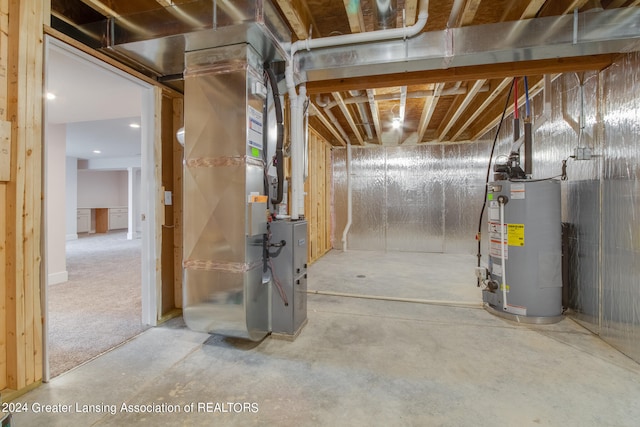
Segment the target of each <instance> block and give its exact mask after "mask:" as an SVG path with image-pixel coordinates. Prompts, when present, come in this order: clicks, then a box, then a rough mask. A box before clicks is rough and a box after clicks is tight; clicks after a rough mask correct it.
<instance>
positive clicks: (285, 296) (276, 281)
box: [268, 258, 289, 307]
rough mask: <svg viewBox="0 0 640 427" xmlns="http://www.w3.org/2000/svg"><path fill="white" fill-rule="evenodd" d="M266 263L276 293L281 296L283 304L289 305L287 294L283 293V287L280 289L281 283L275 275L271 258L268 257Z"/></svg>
mask: <svg viewBox="0 0 640 427" xmlns="http://www.w3.org/2000/svg"><path fill="white" fill-rule="evenodd" d="M268 264H269V270H270V271H271V277H272V278H273V283H275V285H276V288H277V289H278V293H279V294H280V298H282V302H284V306H285V307H287V306H288V305H289V300H287V294H285V293H284V289H282V283H280V280H278V276H276V272H275V269H274V268H273V262H272V261H271V258H269V261H268Z"/></svg>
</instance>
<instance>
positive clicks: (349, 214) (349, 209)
mask: <svg viewBox="0 0 640 427" xmlns="http://www.w3.org/2000/svg"><path fill="white" fill-rule="evenodd" d="M352 219H353V204H352V200H351V141H350V140H348V139H347V225H345V227H344V231H343V232H342V251H343V252H346V251H347V234H348V233H349V229H350V228H351V222H352Z"/></svg>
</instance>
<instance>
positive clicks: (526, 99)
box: [524, 76, 531, 118]
mask: <svg viewBox="0 0 640 427" xmlns="http://www.w3.org/2000/svg"><path fill="white" fill-rule="evenodd" d="M524 93H525V106H526V111H527V118H529V117H531V104H530V101H529V80H528V79H527V76H524Z"/></svg>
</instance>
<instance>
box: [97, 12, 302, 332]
mask: <svg viewBox="0 0 640 427" xmlns="http://www.w3.org/2000/svg"><path fill="white" fill-rule="evenodd" d="M167 12H171V13H169V14H167ZM160 16H161V18H162V19H160ZM168 17H169V18H168ZM171 17H172V19H170V18H171ZM290 37H291V36H290V33H289V30H288V29H287V27H286V25H285V23H284V21H283V20H282V18H281V17H280V15H279V14H278V13H277V11H276V9H275V8H274V6H273V5H272V4H271V2H270V1H268V0H263V1H250V0H244V1H234V2H224V1H218V2H211V1H196V2H192V3H186V4H183V5H179V6H172V7H170V8H165V9H159V10H157V11H152V12H146V13H142V14H138V15H129V16H126V17H121V18H116V19H112V20H110V21H109V25H108V26H107V30H106V33H105V38H104V40H105V46H104V48H105V49H109V50H110V51H111V53H114V52H116V53H117V54H119V55H122V56H125V57H127V58H129V59H130V60H131V61H133V62H136V63H138V64H141V65H143V66H144V67H146V68H147V69H150V70H153V71H154V72H155V73H157V74H158V75H161V76H170V75H174V74H175V75H179V76H180V78H182V75H183V73H184V81H185V83H184V101H185V102H184V110H185V111H184V117H185V126H184V134H183V136H184V174H183V175H184V178H183V182H184V184H183V185H184V204H183V215H184V237H183V317H184V319H185V322H186V323H187V325H188V326H189V327H190V328H191V329H193V330H197V331H202V332H208V333H217V334H221V335H226V336H232V337H239V338H245V339H250V340H254V341H257V340H261V339H262V338H264V337H265V336H266V335H267V334H268V333H269V332H272V331H273V332H281V333H285V334H290V331H291V330H292V327H289V326H292V325H293V324H294V323H293V322H297V323H295V325H296V326H298V327H301V326H300V325H301V324H302V322H303V321H304V320H306V294H304V295H303V293H300V292H294V289H296V288H295V286H293V284H292V283H280V282H278V289H279V290H282V289H283V288H284V290H283V291H282V292H279V294H281V295H285V296H286V295H290V299H292V300H293V302H295V304H292V306H291V307H288V306H287V309H286V310H283V311H282V313H278V314H279V315H280V316H281V317H280V318H281V319H284V321H289V325H285V326H287V328H285V327H284V326H283V327H281V329H282V330H278V331H275V330H272V328H271V313H272V308H271V306H270V304H271V302H272V298H271V292H272V283H273V277H272V275H271V273H272V271H273V267H271V266H272V265H276V266H277V265H279V264H285V265H286V264H287V263H289V264H290V263H291V262H292V261H291V260H289V259H285V256H280V257H276V258H277V259H275V261H271V260H270V255H269V250H268V248H269V246H270V238H269V236H270V232H269V223H268V219H269V217H268V208H269V207H271V206H270V203H271V204H273V203H279V201H277V202H274V201H273V200H274V199H272V198H271V197H270V196H271V194H270V193H271V189H270V183H271V182H272V181H268V180H266V179H265V176H267V175H268V174H269V172H270V171H269V170H268V168H267V166H266V165H267V164H268V163H269V156H271V155H272V154H273V153H274V152H275V151H276V147H274V146H273V145H274V144H273V143H272V141H273V140H274V139H277V138H272V135H271V132H270V129H273V128H275V127H276V126H270V123H269V122H270V120H269V117H271V116H273V114H272V110H273V108H274V99H275V98H277V95H276V94H274V89H273V88H274V85H272V84H269V85H267V84H266V81H265V75H268V76H269V78H270V79H273V78H275V77H274V73H269V72H267V73H265V64H272V63H273V62H282V61H284V59H285V57H286V54H285V51H284V48H283V45H284V44H286V43H290ZM270 107H271V109H270ZM277 108H280V106H279V105H278V106H277ZM276 115H278V114H276ZM279 116H281V115H279ZM274 125H275V123H274ZM278 127H279V128H282V123H281V122H280V121H278ZM273 157H275V155H274V156H273ZM278 184H280V183H278ZM273 207H275V206H273ZM295 225H296V226H298V228H299V229H305V230H306V223H304V222H303V221H301V222H299V223H296V224H295ZM301 225H302V228H300V226H301ZM287 227H290V228H291V227H294V225H293V224H292V225H289V224H288V223H287V224H280V228H285V229H286V228H287ZM296 236H297V235H296ZM299 240H300V241H302V242H303V243H304V242H306V240H305V239H300V238H299ZM287 244H288V245H290V249H289V251H288V253H295V254H296V255H295V256H296V258H295V259H296V262H298V263H301V264H302V265H303V267H304V268H306V243H304V244H298V245H296V244H295V243H294V242H292V241H291V242H287ZM301 253H303V254H304V256H302V255H300V254H301ZM289 257H291V255H290V256H289ZM291 280H293V279H291ZM295 280H298V281H299V282H301V283H302V281H304V283H306V272H305V273H304V277H303V278H302V279H301V278H299V277H296V278H295ZM300 286H302V284H301V285H300ZM285 292H288V293H285ZM302 297H304V299H301V298H302ZM275 298H278V297H275ZM293 313H295V316H294V314H293ZM294 317H295V319H294Z"/></svg>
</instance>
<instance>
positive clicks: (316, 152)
mask: <svg viewBox="0 0 640 427" xmlns="http://www.w3.org/2000/svg"><path fill="white" fill-rule="evenodd" d="M305 191H306V196H305V217H306V218H307V222H308V229H307V234H308V236H307V259H308V262H309V264H311V263H313V262H315V261H317V260H318V259H319V258H321V257H322V256H323V255H324V254H326V253H327V252H328V251H329V249H331V211H330V206H331V146H330V145H329V143H328V142H327V141H325V140H324V138H322V136H321V135H320V134H319V133H317V132H316V131H314V130H313V129H309V176H308V178H307V181H306V183H305Z"/></svg>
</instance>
